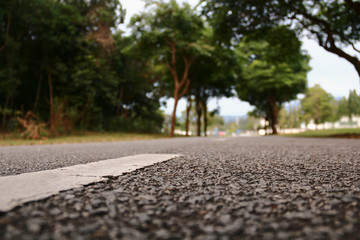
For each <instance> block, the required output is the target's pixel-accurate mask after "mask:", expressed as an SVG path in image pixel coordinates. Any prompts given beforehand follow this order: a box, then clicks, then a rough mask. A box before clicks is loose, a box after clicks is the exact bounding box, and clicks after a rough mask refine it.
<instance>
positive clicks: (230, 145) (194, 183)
mask: <svg viewBox="0 0 360 240" xmlns="http://www.w3.org/2000/svg"><path fill="white" fill-rule="evenodd" d="M73 146H74V145H72V146H69V148H70V149H71V150H66V145H63V146H52V147H51V146H42V147H32V148H30V147H17V148H0V156H1V158H0V160H1V162H0V164H4V165H6V162H7V161H9V159H10V157H9V156H11V157H12V158H13V159H14V162H17V163H20V162H21V161H24V160H21V159H20V158H21V157H19V158H16V154H17V153H18V154H20V155H23V154H24V151H25V152H26V151H29V152H31V149H36V148H40V149H41V151H42V154H45V155H46V154H49V153H47V152H46V151H50V152H51V151H52V153H53V154H52V155H51V156H52V158H51V159H50V160H49V159H47V160H44V159H43V160H40V159H39V156H38V155H36V154H35V155H28V157H29V159H30V160H29V161H30V163H37V164H36V167H34V168H31V164H28V165H27V164H25V165H24V166H25V167H23V168H21V167H20V166H17V165H16V164H14V163H13V165H11V164H9V165H8V166H10V167H8V168H7V170H5V171H2V175H9V173H12V174H15V173H21V172H26V171H34V170H39V169H40V170H41V169H44V168H56V166H59V165H61V166H64V165H71V164H74V163H73V161H69V159H71V158H70V157H69V156H74V159H78V161H79V162H86V161H96V159H98V160H100V159H101V158H102V159H104V158H103V157H108V158H113V157H120V156H121V154H131V153H130V151H131V150H134V149H135V150H136V154H137V153H143V151H145V152H152V153H153V152H159V153H160V152H161V153H182V154H183V157H179V158H176V159H174V160H171V161H168V162H164V163H159V164H155V165H153V166H150V167H147V168H144V169H140V170H136V171H134V172H131V173H127V174H124V175H122V176H119V177H112V178H109V179H108V180H107V181H105V182H100V183H96V184H92V185H89V186H86V187H84V188H78V189H72V190H69V191H65V192H62V193H60V194H58V195H56V196H53V197H50V198H48V199H44V200H42V201H36V202H31V203H27V204H25V205H24V206H22V207H19V208H17V209H14V210H12V211H10V212H7V213H2V214H1V215H0V239H44V240H45V239H239V238H241V239H359V236H360V148H359V146H360V141H359V140H341V139H321V140H320V139H301V138H299V139H298V138H282V137H264V138H228V139H226V140H225V141H218V139H216V138H208V139H199V138H195V139H174V140H158V141H147V142H132V143H111V144H103V145H100V144H99V145H97V144H83V145H77V146H81V148H83V150H85V152H87V154H83V155H82V154H81V153H80V152H79V153H77V152H76V150H74V148H73ZM94 146H99V148H102V149H103V150H104V152H101V153H97V154H98V155H96V153H94V154H92V153H93V152H92V151H93V150H94ZM100 146H102V147H100ZM136 146H138V147H139V148H137V147H136ZM114 147H117V148H116V149H112V150H110V149H111V148H114ZM86 148H88V149H89V151H86ZM24 149H25V150H24ZM60 149H61V150H62V152H61V151H60ZM56 154H59V155H56ZM74 154H75V155H74ZM76 154H78V155H76ZM104 154H105V155H106V154H108V156H105V155H104ZM90 155H91V157H89V158H87V157H86V156H90ZM119 155H120V156H119ZM4 156H5V157H4ZM59 156H63V158H64V159H65V161H64V162H62V163H56V161H53V160H52V159H59V158H60V157H59ZM82 157H84V159H82ZM4 159H5V160H4ZM41 161H44V162H46V164H45V163H44V164H40V162H41ZM47 161H48V162H47ZM0 166H1V165H0ZM1 167H2V166H1ZM1 169H3V168H1Z"/></svg>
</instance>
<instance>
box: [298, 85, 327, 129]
mask: <svg viewBox="0 0 360 240" xmlns="http://www.w3.org/2000/svg"><path fill="white" fill-rule="evenodd" d="M332 103H333V97H332V96H331V94H329V93H327V92H326V91H325V90H324V89H322V88H321V87H320V85H318V84H316V85H315V86H314V87H312V88H309V89H308V90H307V92H306V94H305V97H304V98H303V99H302V100H301V107H302V110H303V116H304V120H305V122H306V123H308V122H309V121H310V120H311V119H312V120H314V123H315V124H320V123H324V122H326V121H330V120H332V119H333V116H334V111H333V105H332Z"/></svg>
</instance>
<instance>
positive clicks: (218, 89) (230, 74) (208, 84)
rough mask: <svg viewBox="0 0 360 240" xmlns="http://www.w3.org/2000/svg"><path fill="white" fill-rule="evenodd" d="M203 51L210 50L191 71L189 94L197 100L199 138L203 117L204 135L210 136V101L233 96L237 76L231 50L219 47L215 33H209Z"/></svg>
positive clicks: (233, 54) (198, 60)
mask: <svg viewBox="0 0 360 240" xmlns="http://www.w3.org/2000/svg"><path fill="white" fill-rule="evenodd" d="M205 37H206V38H205V40H204V43H205V44H206V45H205V46H204V47H207V48H208V49H209V50H208V52H206V53H205V54H201V55H199V56H198V58H197V59H196V61H195V62H194V64H193V67H192V68H191V69H190V71H189V79H190V80H191V84H190V86H189V89H190V90H189V93H190V94H192V95H193V96H195V106H196V109H197V117H198V121H197V135H198V136H200V133H201V120H200V119H201V116H203V126H204V129H203V131H204V135H205V136H206V133H207V126H208V111H207V102H208V100H209V98H211V97H213V98H220V97H231V96H233V86H234V84H235V82H236V79H237V77H238V75H237V74H236V69H237V66H236V64H237V61H236V55H235V53H234V51H233V50H232V49H228V48H225V47H224V46H222V45H220V44H217V43H216V42H215V40H214V36H213V31H212V30H211V29H206V33H205Z"/></svg>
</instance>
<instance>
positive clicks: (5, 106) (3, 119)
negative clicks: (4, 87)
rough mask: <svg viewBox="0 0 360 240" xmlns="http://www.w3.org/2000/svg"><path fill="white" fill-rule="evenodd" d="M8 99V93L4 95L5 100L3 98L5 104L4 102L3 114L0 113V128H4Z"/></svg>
mask: <svg viewBox="0 0 360 240" xmlns="http://www.w3.org/2000/svg"><path fill="white" fill-rule="evenodd" d="M9 100H10V95H9V94H8V95H7V96H6V100H5V104H4V108H3V115H2V121H1V129H2V130H5V124H6V109H7V107H8V104H9Z"/></svg>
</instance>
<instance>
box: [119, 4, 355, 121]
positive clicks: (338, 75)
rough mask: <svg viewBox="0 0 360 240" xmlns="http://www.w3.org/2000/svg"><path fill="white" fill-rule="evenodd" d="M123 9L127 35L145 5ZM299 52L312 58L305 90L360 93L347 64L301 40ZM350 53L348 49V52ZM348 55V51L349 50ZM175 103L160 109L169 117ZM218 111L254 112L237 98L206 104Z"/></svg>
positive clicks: (182, 107)
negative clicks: (130, 23) (218, 109)
mask: <svg viewBox="0 0 360 240" xmlns="http://www.w3.org/2000/svg"><path fill="white" fill-rule="evenodd" d="M178 2H179V3H181V2H188V3H190V4H191V5H192V6H195V5H196V4H197V3H198V0H188V1H186V0H178ZM121 3H122V5H123V7H124V8H125V9H126V17H125V23H124V24H122V25H120V26H119V29H121V30H123V31H125V32H127V33H129V30H128V28H127V27H126V26H127V24H128V23H129V21H130V18H131V16H133V15H134V14H137V13H140V12H142V11H144V10H145V8H144V6H145V3H144V1H142V0H121ZM301 40H302V42H303V45H302V49H304V50H306V51H307V52H308V54H309V55H310V56H311V60H310V66H311V68H312V70H311V71H310V72H309V73H308V87H312V86H314V85H315V84H320V86H321V87H322V88H324V89H325V90H326V91H327V92H329V93H331V94H332V95H333V96H334V97H336V98H340V97H347V96H348V94H349V91H350V90H353V89H356V91H357V92H358V93H360V81H359V76H358V75H357V73H356V71H355V69H354V67H353V66H352V65H351V64H350V63H349V62H347V61H346V60H344V59H342V58H340V57H338V56H337V55H335V54H332V53H329V52H327V51H325V50H324V49H322V48H321V47H320V46H319V45H318V44H317V42H316V41H314V40H311V39H307V38H305V37H304V38H302V39H301ZM347 50H349V49H347ZM350 51H351V50H350ZM173 104H174V100H173V99H169V100H167V106H164V107H162V108H161V109H162V110H164V111H165V113H166V114H171V113H172V109H173ZM217 106H219V107H220V115H221V116H243V115H246V114H247V112H248V111H250V110H251V109H253V107H251V106H250V105H249V104H248V103H246V102H243V101H240V100H239V99H237V98H236V97H233V98H221V99H211V100H210V101H209V103H208V108H209V110H210V111H211V110H213V109H215V108H217ZM185 107H186V102H185V100H180V101H179V105H178V109H177V115H178V116H180V115H181V112H182V111H184V110H185Z"/></svg>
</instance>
